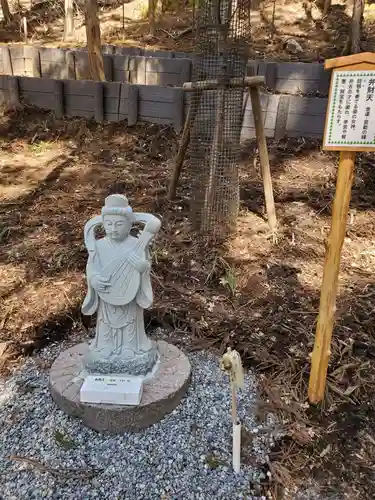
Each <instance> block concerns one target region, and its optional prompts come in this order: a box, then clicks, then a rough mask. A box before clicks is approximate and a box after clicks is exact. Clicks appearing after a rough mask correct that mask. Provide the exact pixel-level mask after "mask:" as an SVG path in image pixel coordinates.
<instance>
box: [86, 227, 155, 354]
mask: <svg viewBox="0 0 375 500" xmlns="http://www.w3.org/2000/svg"><path fill="white" fill-rule="evenodd" d="M138 241H139V240H138V239H137V238H134V237H133V236H128V237H127V238H126V239H125V240H124V241H123V242H120V243H114V242H113V241H112V240H111V239H109V238H107V237H105V238H102V239H99V240H97V241H96V242H95V250H94V251H92V252H90V254H89V259H88V261H87V270H86V271H87V273H86V274H87V277H88V284H87V285H88V290H87V295H86V298H85V300H84V302H83V305H82V312H83V314H85V315H92V314H94V313H95V312H96V313H97V321H96V335H95V339H94V341H93V343H92V345H91V350H94V351H96V352H97V353H99V352H100V353H101V354H102V356H103V357H108V356H120V357H125V358H128V357H129V358H131V357H132V356H133V355H134V354H135V353H140V352H146V351H148V350H150V349H151V348H152V342H151V340H150V339H149V338H148V337H147V336H146V333H145V328H144V319H143V309H145V308H147V307H150V306H151V304H152V300H153V294H152V287H151V280H150V270H146V271H145V272H144V273H140V272H139V271H138V270H137V263H138V262H140V261H141V260H149V256H148V251H147V249H146V250H144V249H142V248H141V249H137V242H138ZM95 275H99V277H100V278H105V279H108V280H109V281H108V285H109V286H108V289H107V293H102V292H98V291H97V290H95V289H94V287H93V286H92V284H91V279H92V278H93V276H95Z"/></svg>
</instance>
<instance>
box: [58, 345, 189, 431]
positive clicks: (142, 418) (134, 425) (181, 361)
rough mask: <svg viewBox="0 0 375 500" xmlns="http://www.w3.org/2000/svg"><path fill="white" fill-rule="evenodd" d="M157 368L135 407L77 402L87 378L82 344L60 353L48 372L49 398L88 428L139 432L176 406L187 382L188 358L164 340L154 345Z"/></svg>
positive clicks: (87, 347) (85, 352) (85, 347)
mask: <svg viewBox="0 0 375 500" xmlns="http://www.w3.org/2000/svg"><path fill="white" fill-rule="evenodd" d="M157 346H158V350H159V356H160V359H159V366H158V369H157V371H156V372H155V374H154V376H153V377H152V378H150V379H147V380H145V381H144V385H143V395H142V400H141V403H140V405H138V406H119V405H104V404H88V403H81V401H80V390H81V386H82V384H83V382H84V379H85V377H86V375H87V372H86V371H85V370H84V366H83V359H84V357H85V355H86V354H87V352H88V349H89V346H88V344H86V343H82V344H78V345H76V346H74V347H71V348H70V349H67V350H66V351H64V352H62V353H61V354H60V355H59V357H58V358H57V359H56V361H55V362H54V363H53V365H52V368H51V372H50V389H51V394H52V398H53V399H54V401H55V402H56V403H57V405H58V406H59V407H60V408H61V409H62V410H63V411H64V412H65V413H67V414H68V415H71V416H73V417H77V418H79V419H81V420H82V421H83V423H84V424H85V425H87V426H88V427H90V428H92V429H94V430H96V431H99V432H103V431H108V432H111V433H116V434H120V433H123V432H128V431H133V432H134V431H140V430H142V429H145V428H146V427H149V426H150V425H152V424H154V423H156V422H158V421H159V420H161V419H162V418H163V417H164V416H165V415H166V414H168V413H170V412H171V411H172V410H174V408H175V407H176V406H177V405H178V404H179V403H180V401H181V399H182V397H183V396H184V394H185V392H186V390H187V388H188V386H189V382H190V375H191V367H190V362H189V360H188V358H187V357H186V356H185V354H183V353H182V352H181V351H180V350H179V349H178V348H177V347H175V346H174V345H172V344H168V343H167V342H164V341H159V342H158V343H157Z"/></svg>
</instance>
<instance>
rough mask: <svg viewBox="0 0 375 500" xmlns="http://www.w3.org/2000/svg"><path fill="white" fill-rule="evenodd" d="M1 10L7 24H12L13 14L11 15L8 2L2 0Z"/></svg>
mask: <svg viewBox="0 0 375 500" xmlns="http://www.w3.org/2000/svg"><path fill="white" fill-rule="evenodd" d="M1 10H2V11H3V17H4V22H5V24H8V23H10V21H11V20H12V14H11V13H10V9H9V4H8V0H1Z"/></svg>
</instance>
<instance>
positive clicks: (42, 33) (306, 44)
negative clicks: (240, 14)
mask: <svg viewBox="0 0 375 500" xmlns="http://www.w3.org/2000/svg"><path fill="white" fill-rule="evenodd" d="M99 3H100V2H99ZM164 3H167V2H164ZM308 3H309V2H307V1H296V0H275V10H274V2H273V1H271V0H266V1H263V2H260V1H256V0H254V1H253V2H252V5H253V8H252V11H251V25H252V29H251V31H252V41H251V54H250V56H251V57H253V58H256V59H264V58H266V59H273V60H291V59H292V60H300V61H317V60H321V59H322V58H329V57H335V56H338V55H340V54H341V53H342V51H343V50H344V48H345V44H346V42H347V39H348V30H349V23H350V19H351V12H352V2H350V1H349V2H344V1H343V0H339V1H338V2H332V3H333V5H332V9H331V11H330V13H329V15H328V16H326V17H324V18H323V17H322V12H321V10H320V9H319V8H318V7H317V6H316V4H319V2H312V9H311V10H309V9H308V8H307V4H308ZM171 4H173V2H171ZM174 4H175V5H177V4H178V5H180V7H179V8H178V9H177V12H176V8H174V9H173V12H170V11H168V10H167V11H165V12H160V14H159V19H158V28H157V33H156V36H155V38H152V39H151V38H150V37H149V25H148V20H147V1H146V0H130V1H127V2H125V3H124V6H122V4H121V2H120V1H118V2H117V1H114V2H102V6H101V9H100V21H101V32H102V42H103V43H111V44H115V45H122V46H124V45H128V46H132V47H133V46H139V47H143V48H148V49H164V50H176V51H187V52H190V51H192V50H194V40H193V36H192V33H191V31H190V32H187V33H186V29H187V28H189V27H191V22H192V9H191V8H190V7H189V5H188V4H187V3H184V2H179V3H178V2H174ZM13 11H14V13H15V17H14V22H13V23H12V24H11V25H9V26H4V25H2V26H1V25H0V42H3V43H6V42H16V43H18V42H21V43H22V42H23V41H24V40H23V35H22V34H21V32H20V19H21V17H22V16H26V18H27V20H28V41H29V43H35V44H37V45H47V46H59V47H64V46H72V47H77V46H79V45H85V36H86V35H85V26H84V20H83V16H82V11H81V10H79V9H77V11H76V14H75V39H74V40H72V41H70V42H64V41H63V33H64V6H63V2H61V1H60V2H59V1H53V2H52V1H51V0H46V1H38V2H35V1H34V2H30V0H17V1H16V2H14V6H13ZM374 18H375V6H374V5H373V4H372V3H371V2H369V5H367V6H366V10H365V24H364V31H363V37H362V49H363V50H364V51H367V50H368V51H373V50H374V47H375V43H374V36H373V35H374V22H373V21H374ZM290 37H291V38H294V39H295V40H296V41H297V42H298V43H299V44H300V45H301V47H302V49H303V50H302V52H301V53H298V54H290V53H289V52H288V51H287V50H286V49H285V41H286V40H287V39H288V38H290Z"/></svg>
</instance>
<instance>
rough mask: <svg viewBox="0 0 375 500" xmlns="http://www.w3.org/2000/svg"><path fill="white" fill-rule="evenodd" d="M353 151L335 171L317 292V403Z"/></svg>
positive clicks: (313, 390)
mask: <svg viewBox="0 0 375 500" xmlns="http://www.w3.org/2000/svg"><path fill="white" fill-rule="evenodd" d="M354 162H355V152H354V151H342V152H341V153H340V162H339V167H338V173H337V183H336V194H335V199H334V201H333V209H332V226H331V232H330V235H329V239H328V244H327V250H326V258H325V263H324V271H323V282H322V288H321V293H320V308H319V317H318V324H317V327H316V335H315V345H314V350H313V353H312V358H311V372H310V381H309V400H310V402H311V403H318V402H320V401H322V399H323V397H324V390H325V386H326V378H327V370H328V362H329V357H330V354H331V338H332V330H333V324H334V316H335V309H336V293H337V285H338V278H339V270H340V258H341V249H342V245H343V243H344V238H345V232H346V222H347V217H348V210H349V203H350V196H351V189H352V184H353V177H354Z"/></svg>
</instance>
